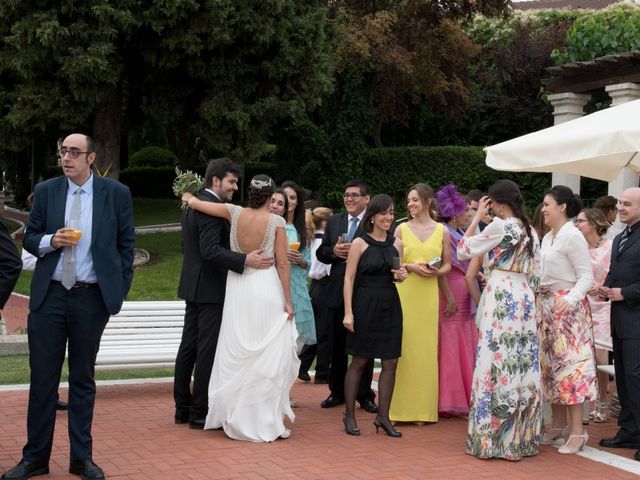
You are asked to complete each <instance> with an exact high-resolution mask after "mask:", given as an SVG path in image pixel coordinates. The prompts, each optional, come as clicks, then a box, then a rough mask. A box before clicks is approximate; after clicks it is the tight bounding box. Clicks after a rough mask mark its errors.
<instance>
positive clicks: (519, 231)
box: [458, 218, 542, 460]
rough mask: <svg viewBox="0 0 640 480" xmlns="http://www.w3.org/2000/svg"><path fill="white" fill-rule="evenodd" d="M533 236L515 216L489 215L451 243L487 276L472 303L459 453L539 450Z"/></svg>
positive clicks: (512, 456) (514, 455)
mask: <svg viewBox="0 0 640 480" xmlns="http://www.w3.org/2000/svg"><path fill="white" fill-rule="evenodd" d="M532 235H533V236H532V237H531V238H530V237H528V236H527V234H526V231H525V229H524V226H523V224H522V223H521V221H520V220H518V219H517V218H508V219H506V220H502V219H500V218H495V219H494V220H493V221H492V222H491V223H490V224H489V225H488V226H487V227H486V228H485V229H484V231H483V232H482V233H480V234H478V235H475V236H473V237H463V238H462V239H461V240H460V242H459V243H458V258H459V259H460V260H464V259H468V258H471V257H474V256H478V255H485V257H484V271H485V274H486V275H487V276H488V280H487V286H486V288H485V289H484V291H483V294H482V299H481V302H480V305H479V307H478V308H479V309H480V312H479V319H480V325H479V339H478V351H477V357H476V358H477V360H476V366H475V370H474V374H473V381H472V386H471V409H470V412H469V426H468V431H467V442H466V452H467V453H468V454H470V455H475V456H476V457H479V458H492V457H497V458H504V459H507V460H520V459H521V458H522V457H526V456H532V455H536V454H537V453H538V446H539V444H540V431H541V429H542V403H541V389H540V364H539V352H538V337H537V335H536V310H535V301H534V294H533V289H532V287H534V286H535V285H537V282H538V281H539V277H538V275H539V265H540V244H539V241H538V239H537V237H536V236H535V233H532ZM529 242H533V244H532V247H533V255H531V254H530V253H529V250H528V248H527V247H528V244H529Z"/></svg>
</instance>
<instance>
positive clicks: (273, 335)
mask: <svg viewBox="0 0 640 480" xmlns="http://www.w3.org/2000/svg"><path fill="white" fill-rule="evenodd" d="M228 207H229V211H230V212H231V218H232V221H231V249H232V250H234V251H240V249H239V247H238V242H237V236H236V228H237V220H238V216H239V215H240V212H241V211H242V208H241V207H237V206H235V205H228ZM284 225H285V223H284V219H283V218H282V217H277V216H275V215H271V218H270V220H269V224H268V225H267V231H266V234H265V239H264V241H263V245H262V248H263V249H264V251H265V254H266V255H273V247H274V242H275V229H276V228H277V227H283V228H284ZM297 336H298V334H297V331H296V326H295V321H292V320H288V319H287V315H286V313H285V311H284V294H283V292H282V286H281V284H280V279H279V277H278V273H277V271H276V269H275V267H271V268H269V269H266V270H257V269H252V268H249V267H247V268H245V271H244V273H243V274H242V275H239V274H237V273H234V272H229V274H228V276H227V289H226V294H225V301H224V309H223V314H222V325H221V327H220V337H219V339H218V347H217V349H216V356H215V360H214V362H213V370H212V373H211V380H210V383H209V413H208V415H207V419H206V422H205V429H215V428H220V427H222V429H223V430H224V432H225V433H226V434H227V435H228V436H229V437H231V438H233V439H236V440H245V441H253V442H271V441H273V440H275V439H277V438H278V437H280V436H283V437H285V436H287V435H288V431H287V429H286V427H285V425H284V417H285V415H286V416H287V417H288V418H289V420H291V421H294V419H295V415H294V413H293V411H292V410H291V405H290V401H289V392H290V390H291V387H292V386H293V383H294V381H295V379H296V378H297V376H298V369H299V367H300V360H298V357H297V355H296V339H297Z"/></svg>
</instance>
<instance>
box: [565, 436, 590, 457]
mask: <svg viewBox="0 0 640 480" xmlns="http://www.w3.org/2000/svg"><path fill="white" fill-rule="evenodd" d="M572 438H580V439H581V442H580V443H579V444H578V446H577V447H569V446H568V443H569V442H570V441H571V439H572ZM588 441H589V434H588V433H587V432H586V431H585V432H584V434H583V435H569V438H567V442H566V443H565V444H564V445H562V446H561V447H560V448H558V453H563V454H576V453H578V452H580V451H582V450H584V446H585V445H586V444H587V442H588Z"/></svg>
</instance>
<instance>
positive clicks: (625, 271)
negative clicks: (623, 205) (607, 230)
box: [604, 223, 640, 338]
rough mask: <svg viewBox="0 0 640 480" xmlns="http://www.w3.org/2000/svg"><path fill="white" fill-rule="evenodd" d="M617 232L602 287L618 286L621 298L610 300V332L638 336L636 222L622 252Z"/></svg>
mask: <svg viewBox="0 0 640 480" xmlns="http://www.w3.org/2000/svg"><path fill="white" fill-rule="evenodd" d="M621 235H622V234H619V235H618V236H617V237H616V238H615V239H614V240H613V247H612V249H611V265H610V267H609V274H608V275H607V278H606V279H605V281H604V285H605V286H606V287H612V288H621V289H622V290H621V293H622V296H623V297H624V300H623V301H621V302H611V335H612V336H613V337H616V338H640V224H638V223H636V224H635V225H634V228H633V230H632V233H631V235H630V237H629V238H628V239H627V241H626V243H625V245H624V249H623V250H622V252H619V251H618V245H619V244H620V236H621Z"/></svg>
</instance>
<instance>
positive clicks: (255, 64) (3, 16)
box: [0, 0, 331, 177]
mask: <svg viewBox="0 0 640 480" xmlns="http://www.w3.org/2000/svg"><path fill="white" fill-rule="evenodd" d="M325 18H326V16H325V8H324V7H323V6H322V5H321V3H320V2H316V1H311V2H298V1H296V0H268V1H264V0H263V1H258V0H172V1H161V2H160V1H154V0H87V1H83V2H74V1H72V0H58V1H53V0H38V1H37V2H22V1H20V0H6V1H4V2H2V3H0V35H1V38H2V39H1V40H0V82H3V86H6V87H8V88H5V92H4V93H2V97H0V99H1V100H2V107H0V108H2V109H3V110H2V112H0V113H2V114H3V115H2V119H0V142H2V145H3V146H6V147H9V148H12V149H14V150H20V149H23V148H25V146H26V145H27V144H28V142H29V138H30V137H31V136H32V135H33V134H34V133H36V132H42V131H46V130H48V129H62V130H69V129H76V128H82V129H84V130H89V131H93V136H94V137H95V139H96V141H97V143H98V147H99V148H100V150H101V152H102V154H101V155H100V156H99V159H100V161H99V163H98V168H99V169H100V170H101V171H104V170H105V169H106V168H107V167H109V168H110V171H109V172H110V175H111V176H115V177H117V175H118V171H119V163H120V162H119V154H120V138H121V137H122V128H123V119H124V118H126V119H127V120H128V121H129V122H134V123H135V122H136V121H140V120H141V118H143V117H144V115H152V116H153V117H154V118H155V119H156V120H157V121H159V122H160V123H161V124H162V125H163V126H164V127H165V128H166V129H167V132H168V134H169V138H170V142H172V144H173V145H174V147H175V150H176V152H177V153H182V154H184V155H185V156H189V153H190V151H192V148H191V146H192V145H193V144H194V140H195V139H196V137H200V138H201V142H200V143H201V144H203V145H207V146H208V148H209V149H210V150H212V151H219V152H225V153H228V152H234V153H235V154H236V155H237V156H239V157H243V158H246V157H248V156H251V155H252V154H255V152H257V151H259V150H260V148H261V146H262V145H263V144H264V142H265V138H266V136H267V134H268V131H269V128H270V126H271V125H272V124H273V123H274V122H276V121H278V120H279V119H281V118H283V117H287V116H295V115H296V114H298V113H299V112H303V111H304V110H305V109H306V108H311V107H313V106H315V105H317V104H318V103H319V101H320V99H321V97H322V95H323V94H324V93H325V92H327V91H328V89H329V88H330V86H331V61H330V52H331V47H330V44H329V42H328V41H327V38H326V36H325V31H324V29H325V24H326V20H325ZM125 126H126V125H125ZM185 145H186V147H185ZM187 163H188V161H187Z"/></svg>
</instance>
